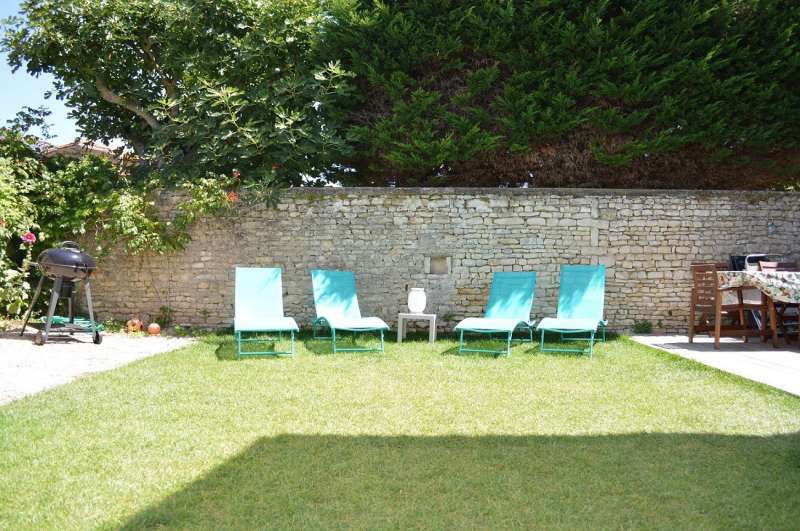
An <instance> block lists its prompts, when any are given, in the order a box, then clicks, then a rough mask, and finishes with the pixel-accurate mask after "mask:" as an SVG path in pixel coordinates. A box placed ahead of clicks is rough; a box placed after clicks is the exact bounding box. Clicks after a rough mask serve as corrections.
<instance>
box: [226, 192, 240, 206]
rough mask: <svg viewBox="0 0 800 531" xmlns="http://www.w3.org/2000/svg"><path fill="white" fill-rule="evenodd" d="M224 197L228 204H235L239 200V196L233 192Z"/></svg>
mask: <svg viewBox="0 0 800 531" xmlns="http://www.w3.org/2000/svg"><path fill="white" fill-rule="evenodd" d="M225 197H226V198H227V199H228V203H235V202H237V201H238V200H239V194H237V193H236V192H234V191H233V190H231V191H230V192H228V194H227V195H226V196H225Z"/></svg>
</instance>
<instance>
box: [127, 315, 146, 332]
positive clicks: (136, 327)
mask: <svg viewBox="0 0 800 531" xmlns="http://www.w3.org/2000/svg"><path fill="white" fill-rule="evenodd" d="M143 328H144V323H143V322H142V321H140V320H139V318H138V317H134V318H133V319H131V320H130V321H128V322H127V323H125V329H126V330H127V331H128V333H129V334H133V333H134V332H141V331H142V329H143Z"/></svg>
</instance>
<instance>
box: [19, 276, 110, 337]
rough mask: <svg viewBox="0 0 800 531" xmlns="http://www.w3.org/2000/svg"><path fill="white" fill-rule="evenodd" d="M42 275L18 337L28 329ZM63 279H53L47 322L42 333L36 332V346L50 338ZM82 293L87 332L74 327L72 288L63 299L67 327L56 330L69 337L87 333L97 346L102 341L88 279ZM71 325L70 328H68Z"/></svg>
mask: <svg viewBox="0 0 800 531" xmlns="http://www.w3.org/2000/svg"><path fill="white" fill-rule="evenodd" d="M44 279H45V277H44V275H42V277H41V278H40V279H39V283H38V284H37V285H36V292H35V293H34V295H33V300H31V305H30V307H29V308H28V311H27V312H26V313H25V320H24V321H23V324H22V330H21V331H20V333H19V335H20V336H22V335H23V334H24V333H25V329H26V328H27V327H28V321H30V318H31V314H32V313H33V307H34V306H35V305H36V301H37V300H38V299H39V296H40V295H41V293H42V285H43V284H44ZM64 282H65V281H64V279H63V278H61V277H56V278H54V279H53V287H52V289H51V291H50V304H49V305H48V307H47V320H46V321H45V324H44V331H43V332H42V331H41V330H40V331H39V332H37V334H36V336H35V337H34V339H33V342H34V343H36V344H37V345H44V344H45V343H46V342H47V339H48V337H50V330H51V328H52V325H53V316H54V315H55V313H56V307H57V306H58V300H59V299H60V298H62V297H61V295H62V288H63V287H64ZM67 282H73V283H74V281H73V280H71V279H67ZM83 283H84V284H83V291H84V292H85V293H86V308H87V309H88V310H89V327H88V330H87V328H85V327H82V326H81V327H79V326H77V325H75V324H74V323H75V316H74V314H73V303H72V299H73V297H74V294H73V288H70V289H68V290H67V291H68V295H67V296H65V297H63V298H66V299H67V307H68V312H69V314H68V315H69V325H67V326H62V327H59V328H58V329H57V330H58V331H60V332H66V333H69V334H70V335H72V334H74V333H76V332H78V333H80V332H88V333H90V334H92V342H93V343H94V344H96V345H99V344H100V343H101V342H102V341H103V336H101V335H100V332H99V331H98V330H97V325H96V324H95V322H94V306H93V305H92V288H91V285H90V284H89V279H88V278H86V279H85V280H84V281H83ZM70 325H71V326H70Z"/></svg>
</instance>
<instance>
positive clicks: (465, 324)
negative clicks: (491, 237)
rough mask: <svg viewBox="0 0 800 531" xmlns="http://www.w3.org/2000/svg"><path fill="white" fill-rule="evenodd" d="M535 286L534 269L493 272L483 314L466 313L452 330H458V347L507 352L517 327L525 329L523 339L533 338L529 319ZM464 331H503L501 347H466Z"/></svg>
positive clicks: (474, 350) (485, 332)
mask: <svg viewBox="0 0 800 531" xmlns="http://www.w3.org/2000/svg"><path fill="white" fill-rule="evenodd" d="M535 290H536V273H534V272H526V273H495V274H494V275H493V276H492V288H491V290H490V291H489V303H488V304H487V305H486V312H485V313H484V314H483V317H469V318H467V319H464V320H463V321H461V322H460V323H458V324H457V325H456V330H458V332H459V340H458V351H459V352H487V353H489V354H506V355H508V354H511V341H512V340H513V337H512V336H513V334H514V331H515V330H517V329H527V330H528V339H527V341H530V342H533V322H532V321H531V320H530V319H531V308H532V307H533V297H534V292H535ZM464 332H473V333H476V334H488V335H489V337H491V336H492V335H494V334H501V335H504V336H505V337H504V341H505V344H506V345H505V348H504V349H502V350H490V349H479V348H466V347H465V346H464ZM515 341H516V340H515ZM519 341H526V340H525V339H521V340H519Z"/></svg>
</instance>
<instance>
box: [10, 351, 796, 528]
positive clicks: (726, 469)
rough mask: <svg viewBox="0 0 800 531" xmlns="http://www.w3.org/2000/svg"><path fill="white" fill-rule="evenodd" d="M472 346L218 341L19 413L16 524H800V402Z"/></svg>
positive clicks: (694, 379)
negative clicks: (250, 348) (248, 349)
mask: <svg viewBox="0 0 800 531" xmlns="http://www.w3.org/2000/svg"><path fill="white" fill-rule="evenodd" d="M143 341H146V339H143ZM454 347H455V342H454V341H452V340H444V341H439V342H438V343H437V344H436V345H433V346H429V345H428V344H427V343H425V342H423V341H411V342H407V343H404V344H402V345H397V344H395V343H394V342H393V341H392V342H389V343H387V351H386V353H385V354H383V355H381V354H378V353H358V354H337V355H335V356H334V355H331V354H329V346H328V344H327V343H326V342H323V341H311V340H309V339H307V338H304V339H302V340H301V341H299V343H298V355H297V356H296V357H295V358H293V359H292V358H282V359H248V360H246V361H239V362H237V361H234V360H232V359H231V358H232V354H233V339H232V338H231V337H208V338H205V339H202V340H200V341H199V342H198V343H196V344H195V345H193V346H191V347H189V348H185V349H182V350H179V351H176V352H173V353H170V354H165V355H161V356H156V357H153V358H150V359H146V360H142V361H139V362H137V363H134V364H132V365H129V366H127V367H123V368H121V369H117V370H114V371H111V372H108V373H104V374H99V375H95V376H91V377H87V378H84V379H81V380H79V381H77V382H74V383H72V384H69V385H66V386H63V387H60V388H57V389H54V390H51V391H48V392H44V393H41V394H39V395H36V396H33V397H30V398H28V399H24V400H21V401H18V402H15V403H12V404H9V405H7V406H4V407H2V408H0V529H25V528H36V529H42V528H52V529H68V528H96V527H101V528H119V527H126V528H130V529H140V528H152V527H167V528H181V529H184V528H206V529H223V528H242V529H246V528H254V527H258V528H290V527H302V528H343V527H344V528H395V529H407V528H430V529H442V528H489V529H493V528H501V527H504V528H505V527H512V528H529V527H538V528H547V529H552V528H643V527H644V528H666V529H679V528H725V529H729V528H768V529H797V527H798V525H799V524H798V523H799V522H800V399H798V398H795V397H792V396H790V395H787V394H785V393H782V392H779V391H775V390H771V389H770V388H767V387H764V386H760V385H757V384H751V383H748V382H746V381H744V380H741V379H739V378H736V377H732V376H728V375H724V374H722V373H719V372H716V371H714V370H711V369H706V368H704V367H701V366H699V365H696V364H694V363H691V362H687V361H683V360H680V359H678V358H674V357H671V356H669V355H667V354H664V353H660V352H658V351H655V350H650V349H647V348H645V347H642V346H639V345H636V344H634V343H632V342H630V341H628V340H625V339H620V340H616V341H609V342H608V343H606V344H603V345H600V346H599V347H598V348H597V349H596V351H595V358H594V359H593V360H589V359H587V358H584V357H578V356H572V355H556V354H541V353H539V352H538V350H537V349H536V348H535V347H533V348H532V347H530V345H519V346H516V347H515V348H514V351H513V354H512V355H511V356H510V357H501V358H493V357H487V356H479V355H470V356H458V355H457V354H456V353H455V348H454ZM87 348H91V346H87Z"/></svg>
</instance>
